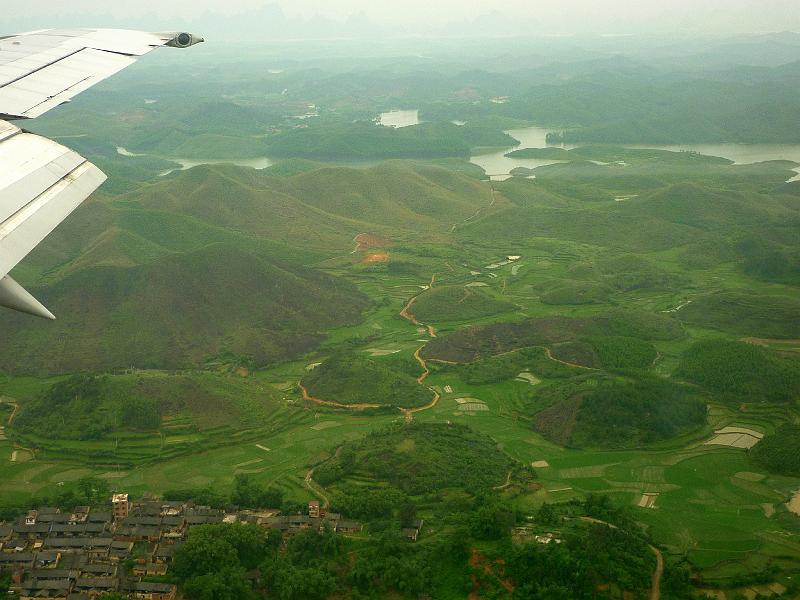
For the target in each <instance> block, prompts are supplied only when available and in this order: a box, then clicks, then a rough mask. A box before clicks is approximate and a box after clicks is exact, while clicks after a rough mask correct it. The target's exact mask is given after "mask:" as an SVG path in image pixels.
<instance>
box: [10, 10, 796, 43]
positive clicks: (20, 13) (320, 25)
mask: <svg viewBox="0 0 800 600" xmlns="http://www.w3.org/2000/svg"><path fill="white" fill-rule="evenodd" d="M4 21H6V23H7V25H8V26H13V25H16V24H17V23H20V24H22V23H27V24H29V25H31V26H38V25H41V26H42V27H45V26H61V25H70V26H74V25H76V24H82V25H83V26H101V25H102V26H106V27H108V26H109V24H113V25H123V24H127V26H128V27H135V26H140V25H142V24H148V25H149V26H150V28H152V27H154V26H158V27H164V26H167V25H168V24H169V23H172V25H171V26H172V27H175V26H177V24H186V26H187V27H188V25H189V24H191V25H192V26H196V27H200V28H202V30H203V31H204V32H206V35H209V36H211V35H212V34H214V35H216V36H217V37H221V38H223V39H225V40H226V41H233V40H237V39H238V40H239V41H247V42H253V41H260V42H268V41H269V38H270V37H272V38H274V36H275V35H277V36H278V37H279V38H286V37H299V38H309V37H322V38H326V37H378V36H380V37H384V36H386V35H389V36H392V37H402V36H408V35H420V34H425V35H449V36H456V37H467V36H475V35H477V36H497V35H506V36H508V35H531V34H550V35H553V34H560V35H563V34H576V33H581V34H586V33H591V34H628V35H647V34H653V33H660V34H668V35H676V34H677V35H685V34H698V33H713V34H731V33H766V32H775V31H797V30H798V29H800V14H798V10H797V6H796V4H795V3H794V2H792V1H791V0H728V1H724V0H705V1H703V2H692V1H690V0H671V1H670V2H668V3H666V2H659V1H657V0H643V1H638V2H633V1H630V0H604V1H600V2H596V1H590V0H565V1H562V2H558V3H552V2H528V1H524V0H500V1H498V2H491V3H487V2H485V1H482V0H472V1H469V2H465V1H456V0H440V1H438V2H435V3H430V2H423V1H422V0H405V1H403V2H392V1H389V0H373V1H369V2H367V1H365V0H338V1H337V2H320V1H319V0H298V1H292V2H289V1H286V0H280V1H264V0H233V1H231V2H219V0H198V1H192V2H189V1H172V2H158V1H156V0H142V1H141V2H136V3H116V4H108V3H107V2H101V1H99V0H73V1H71V2H65V3H59V4H58V6H56V7H54V6H53V3H52V2H51V1H50V0H34V1H32V2H29V3H26V5H25V6H24V7H19V9H18V10H16V11H14V13H13V14H11V15H6V18H5V19H4ZM255 27H258V28H260V31H261V35H259V36H258V37H257V39H252V38H251V39H248V40H244V39H242V34H243V32H248V33H250V32H252V31H253V30H254V28H255ZM268 36H269V37H268Z"/></svg>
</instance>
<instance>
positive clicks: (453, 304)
mask: <svg viewBox="0 0 800 600" xmlns="http://www.w3.org/2000/svg"><path fill="white" fill-rule="evenodd" d="M511 310H514V305H513V304H511V303H509V302H504V301H502V300H498V299H496V298H493V297H492V296H490V295H489V294H487V293H485V292H482V291H480V290H476V289H470V288H468V287H463V286H458V285H448V286H440V287H434V288H432V289H429V290H427V291H425V292H423V293H422V294H420V295H419V296H418V297H417V299H416V301H415V302H414V304H413V306H412V307H411V312H412V313H413V314H414V316H416V317H417V318H418V319H420V320H422V321H424V322H431V323H437V322H442V321H468V320H470V319H480V318H482V317H490V316H492V315H496V314H499V313H503V312H508V311H511Z"/></svg>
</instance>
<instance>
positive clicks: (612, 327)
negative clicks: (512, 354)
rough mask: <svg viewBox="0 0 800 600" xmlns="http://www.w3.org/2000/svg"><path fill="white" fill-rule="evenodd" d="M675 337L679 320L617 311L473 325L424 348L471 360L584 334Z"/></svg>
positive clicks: (448, 357)
mask: <svg viewBox="0 0 800 600" xmlns="http://www.w3.org/2000/svg"><path fill="white" fill-rule="evenodd" d="M586 335H588V336H616V337H620V336H621V337H632V338H640V339H644V340H663V339H675V338H679V337H681V336H682V335H683V331H682V329H681V326H680V323H678V322H677V321H676V320H675V319H672V318H670V317H666V316H663V315H656V314H648V313H643V312H637V311H623V310H616V311H612V312H608V313H603V314H600V315H598V316H596V317H591V318H574V317H542V318H533V319H527V320H525V321H522V322H520V323H496V324H491V325H473V326H470V327H465V328H464V329H460V330H458V331H456V332H455V333H452V334H450V335H447V336H441V337H438V338H436V339H434V340H432V341H431V342H430V343H429V344H428V345H427V346H426V347H425V350H424V354H425V356H426V357H429V358H437V359H443V360H450V361H455V362H471V361H473V360H476V359H478V358H482V357H486V356H494V355H497V354H503V353H505V352H509V351H511V350H517V349H519V348H525V347H530V346H547V345H550V344H556V343H561V342H570V341H575V340H577V339H580V338H581V337H583V336H586Z"/></svg>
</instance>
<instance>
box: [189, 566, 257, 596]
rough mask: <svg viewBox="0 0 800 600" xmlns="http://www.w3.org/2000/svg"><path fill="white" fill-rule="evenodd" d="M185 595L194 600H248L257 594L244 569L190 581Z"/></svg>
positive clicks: (201, 576) (210, 574)
mask: <svg viewBox="0 0 800 600" xmlns="http://www.w3.org/2000/svg"><path fill="white" fill-rule="evenodd" d="M183 592H184V595H185V596H186V597H187V598H192V600H247V599H249V598H254V597H255V594H254V593H253V591H252V589H251V588H250V584H249V582H248V581H247V578H246V577H245V573H244V570H243V569H236V568H228V569H223V570H221V571H218V572H216V573H206V574H204V575H198V576H197V577H193V578H191V579H189V580H188V581H187V582H186V583H185V584H184V586H183Z"/></svg>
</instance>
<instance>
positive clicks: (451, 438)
mask: <svg viewBox="0 0 800 600" xmlns="http://www.w3.org/2000/svg"><path fill="white" fill-rule="evenodd" d="M517 466H518V465H517V464H516V463H515V462H514V461H512V460H511V459H510V458H509V457H508V456H507V455H505V454H504V453H503V452H502V451H501V450H499V449H498V447H497V443H496V442H495V441H494V440H492V439H491V438H490V437H488V436H487V435H484V434H481V433H478V432H477V431H474V430H472V429H470V428H469V427H466V426H464V425H458V424H450V425H442V424H432V423H431V424H426V423H412V424H409V425H398V426H392V427H390V428H388V429H384V430H381V431H377V432H373V433H370V434H368V435H367V436H366V437H365V438H364V439H363V440H361V441H358V442H351V443H348V444H345V445H344V446H343V448H342V450H341V451H340V452H339V456H338V458H336V459H334V460H333V461H332V463H331V464H330V465H328V466H327V469H328V470H329V471H328V472H329V473H330V470H332V469H336V470H337V471H336V473H337V477H336V478H335V479H334V478H333V477H330V475H329V476H328V479H327V481H328V482H333V481H336V480H338V479H339V478H344V477H347V476H348V475H350V474H362V475H366V476H369V477H370V478H372V479H376V480H378V481H383V482H387V483H389V484H391V485H393V486H394V487H396V488H398V489H400V490H402V491H404V492H406V493H408V494H411V495H419V494H424V493H428V492H435V491H440V490H443V489H445V488H462V489H465V490H469V491H470V493H477V492H479V491H481V490H488V489H490V488H491V487H493V486H495V485H500V484H502V483H503V482H504V481H505V480H506V475H507V474H508V472H509V471H511V470H512V469H514V468H515V467H517Z"/></svg>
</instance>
